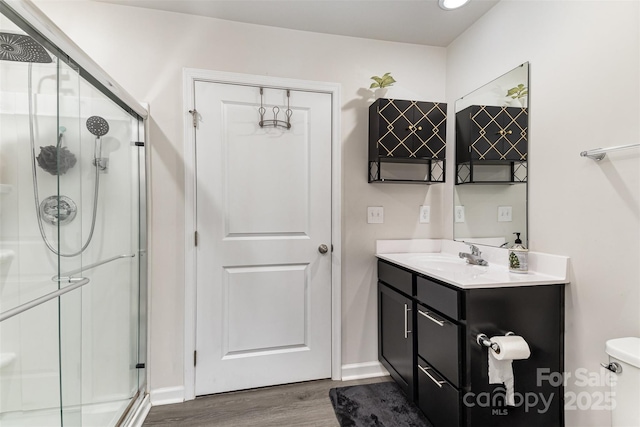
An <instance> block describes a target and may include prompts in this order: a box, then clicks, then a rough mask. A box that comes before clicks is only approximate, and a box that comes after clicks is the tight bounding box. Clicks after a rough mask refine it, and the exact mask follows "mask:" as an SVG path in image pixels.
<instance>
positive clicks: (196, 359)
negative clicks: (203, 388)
mask: <svg viewBox="0 0 640 427" xmlns="http://www.w3.org/2000/svg"><path fill="white" fill-rule="evenodd" d="M197 361H198V352H197V351H196V350H193V366H196V362H197Z"/></svg>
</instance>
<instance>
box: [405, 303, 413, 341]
mask: <svg viewBox="0 0 640 427" xmlns="http://www.w3.org/2000/svg"><path fill="white" fill-rule="evenodd" d="M410 311H411V309H410V308H409V306H408V305H407V304H405V305H404V338H405V339H406V338H408V337H409V334H410V333H411V331H410V330H409V315H408V313H409V312H410Z"/></svg>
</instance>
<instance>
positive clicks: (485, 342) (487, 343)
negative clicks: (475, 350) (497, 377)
mask: <svg viewBox="0 0 640 427" xmlns="http://www.w3.org/2000/svg"><path fill="white" fill-rule="evenodd" d="M504 335H505V336H506V337H508V336H509V335H515V333H513V332H511V331H509V332H507V333H506V334H504ZM476 342H477V343H478V345H480V346H483V347H489V348H491V349H492V350H493V351H495V352H496V353H498V354H500V346H499V345H498V343H497V342H493V341H491V340H490V339H489V337H488V336H487V334H478V336H477V337H476Z"/></svg>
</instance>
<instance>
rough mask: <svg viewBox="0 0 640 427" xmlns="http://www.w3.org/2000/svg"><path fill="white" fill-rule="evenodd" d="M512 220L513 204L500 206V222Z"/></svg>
mask: <svg viewBox="0 0 640 427" xmlns="http://www.w3.org/2000/svg"><path fill="white" fill-rule="evenodd" d="M511 221H512V219H511V206H498V222H511Z"/></svg>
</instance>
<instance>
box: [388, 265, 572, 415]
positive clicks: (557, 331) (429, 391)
mask: <svg viewBox="0 0 640 427" xmlns="http://www.w3.org/2000/svg"><path fill="white" fill-rule="evenodd" d="M378 279H379V281H378V297H379V299H378V306H379V309H380V311H379V313H378V323H379V328H378V330H379V360H380V362H381V363H382V364H383V365H384V366H385V368H386V369H387V370H389V372H390V373H391V375H392V377H393V379H394V380H395V381H396V382H398V384H399V385H400V386H401V388H402V389H403V390H404V391H405V394H406V395H407V397H408V398H409V399H410V400H412V401H414V402H415V403H416V405H418V407H419V408H420V409H421V410H422V412H423V413H424V414H425V415H426V417H427V418H428V419H429V421H430V422H431V423H432V424H433V426H434V427H450V426H467V427H473V426H505V427H506V426H511V427H516V426H526V427H529V426H533V425H539V426H546V427H551V426H562V425H563V424H564V410H563V389H562V386H561V385H557V384H556V383H555V382H554V381H548V380H540V378H547V379H548V378H549V377H548V374H549V373H557V372H563V369H564V359H563V353H564V344H563V343H564V333H563V331H564V286H562V285H547V286H524V287H502V288H486V289H459V288H456V287H453V286H451V285H448V284H446V283H442V282H439V281H438V280H435V279H433V278H429V277H426V276H423V275H420V274H417V273H414V272H411V271H409V270H406V269H404V268H402V267H399V266H396V265H394V264H391V263H388V262H386V261H382V260H380V261H379V262H378ZM509 331H512V332H514V333H516V334H517V335H521V336H522V337H524V338H525V339H526V340H527V342H528V344H529V347H530V348H531V357H530V358H529V359H526V360H517V361H514V362H513V370H514V376H515V392H516V406H506V405H505V401H504V393H505V391H504V386H502V385H499V384H497V385H490V384H489V380H488V378H489V377H488V353H487V348H486V347H482V346H480V345H479V344H478V343H477V341H476V338H477V336H478V334H480V333H484V334H486V335H487V336H488V337H492V336H496V335H505V334H506V333H507V332H509ZM409 352H411V354H409ZM409 361H411V362H412V363H413V365H412V366H411V367H410V368H408V367H407V363H408V362H409ZM519 396H521V397H519ZM543 398H544V402H548V403H547V404H545V403H544V402H543ZM527 399H528V400H527Z"/></svg>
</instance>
